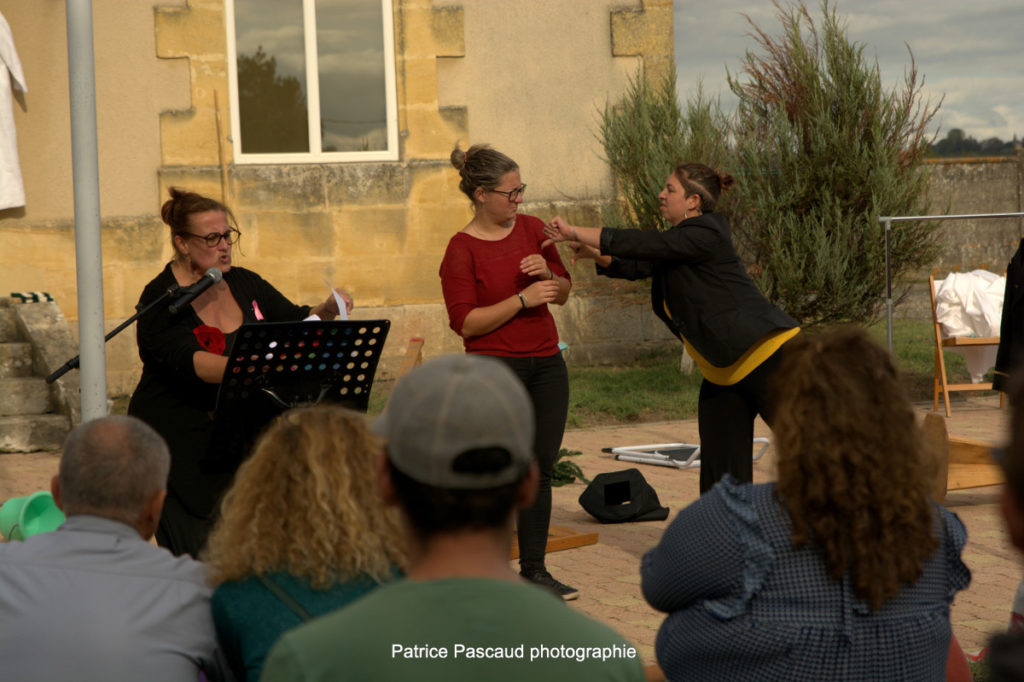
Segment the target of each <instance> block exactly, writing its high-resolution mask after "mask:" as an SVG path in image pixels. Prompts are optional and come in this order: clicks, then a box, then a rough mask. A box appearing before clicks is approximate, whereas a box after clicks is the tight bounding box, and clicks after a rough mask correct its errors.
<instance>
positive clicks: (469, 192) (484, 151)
mask: <svg viewBox="0 0 1024 682" xmlns="http://www.w3.org/2000/svg"><path fill="white" fill-rule="evenodd" d="M451 163H452V165H453V166H455V168H456V170H458V171H459V178H460V180H459V189H460V190H462V193H463V194H465V195H466V196H467V197H469V200H470V201H472V202H473V205H474V206H475V205H476V204H477V202H478V201H479V197H478V196H477V190H478V189H483V190H485V191H486V190H493V189H496V188H497V187H498V185H499V184H500V183H501V181H502V178H504V176H505V175H506V174H507V173H511V172H512V171H517V170H519V165H518V164H517V163H516V162H515V161H513V160H512V159H510V158H509V157H507V156H505V155H504V154H502V153H501V152H499V151H498V150H496V149H492V148H491V147H490V146H489V145H486V144H475V145H473V146H472V147H470V148H469V149H468V150H467V151H462V150H461V149H459V146H458V145H456V146H455V149H454V150H452V154H451Z"/></svg>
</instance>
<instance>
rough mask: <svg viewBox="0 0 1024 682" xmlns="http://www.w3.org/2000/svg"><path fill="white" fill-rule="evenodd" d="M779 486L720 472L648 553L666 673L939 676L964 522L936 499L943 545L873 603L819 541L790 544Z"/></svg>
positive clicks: (960, 582) (963, 577)
mask: <svg viewBox="0 0 1024 682" xmlns="http://www.w3.org/2000/svg"><path fill="white" fill-rule="evenodd" d="M774 494H775V484H761V485H753V484H749V483H748V484H742V485H740V484H737V483H736V482H735V481H733V480H732V479H726V480H724V481H722V482H720V483H719V484H718V485H717V486H715V488H713V489H712V490H711V491H710V492H708V493H707V494H706V495H704V496H703V497H701V498H700V499H699V500H698V501H697V502H694V503H693V504H691V505H690V506H689V507H687V508H686V509H683V510H682V511H681V512H679V515H678V516H676V518H675V520H673V521H672V524H671V525H670V526H669V527H668V529H667V530H666V531H665V534H664V536H663V537H662V539H661V542H660V543H659V544H658V546H657V547H655V548H654V549H652V550H651V551H649V552H648V553H647V554H646V555H645V556H644V558H643V562H642V565H641V574H642V577H643V592H644V597H646V599H647V601H648V602H649V603H650V604H651V605H652V606H654V607H655V608H657V609H659V610H662V611H665V612H667V613H668V614H669V615H668V617H667V618H666V619H665V622H664V623H663V624H662V626H661V630H660V631H659V632H658V638H657V642H656V645H655V648H656V652H657V655H658V663H660V664H661V667H662V668H663V669H664V671H665V674H666V675H667V676H668V678H669V679H670V680H687V681H689V682H699V681H700V680H714V681H715V682H719V681H720V680H743V681H744V682H747V681H751V680H786V681H787V682H795V681H797V680H807V681H808V682H811V681H813V682H822V681H825V680H842V681H843V682H852V681H855V680H928V681H929V682H931V681H934V680H944V679H945V671H946V654H947V651H948V648H949V639H950V632H951V630H950V624H949V605H950V603H952V601H953V596H954V595H955V594H956V592H957V591H958V590H962V589H964V588H965V587H967V585H968V584H969V583H970V580H971V574H970V571H969V570H968V569H967V567H966V566H965V565H964V563H963V562H962V561H961V560H960V553H961V550H962V549H963V546H964V543H965V542H966V541H967V531H966V530H965V529H964V526H963V524H962V523H961V522H960V519H958V518H957V517H956V515H955V514H953V513H951V512H949V511H947V510H946V509H944V508H942V507H941V506H939V505H935V512H936V513H935V532H936V534H937V537H939V538H940V541H941V542H940V546H939V549H938V550H937V551H936V553H935V554H934V555H933V556H932V557H931V558H930V559H929V560H928V561H927V562H926V563H925V568H924V574H923V575H922V576H921V579H920V580H918V581H917V583H916V584H914V585H911V586H909V587H907V588H906V589H904V590H903V592H902V593H900V594H899V595H898V596H896V597H894V598H892V599H891V600H889V601H888V602H886V603H885V604H884V605H883V606H882V608H881V609H879V611H877V612H875V613H872V612H871V610H870V609H869V608H868V606H867V604H865V603H864V602H862V601H860V600H859V599H857V598H856V597H854V596H853V590H852V585H851V583H850V581H849V578H848V577H844V579H843V580H842V581H836V580H833V579H832V578H830V577H829V576H828V574H827V573H826V569H825V562H824V561H823V560H822V558H821V555H820V554H819V552H818V550H816V549H815V548H813V547H810V546H807V545H805V546H804V547H802V548H800V549H794V548H793V546H792V541H791V536H792V530H793V529H792V524H791V523H790V521H789V515H788V514H787V512H786V511H785V510H784V509H783V508H782V507H781V506H779V504H778V503H777V502H776V501H775V498H774Z"/></svg>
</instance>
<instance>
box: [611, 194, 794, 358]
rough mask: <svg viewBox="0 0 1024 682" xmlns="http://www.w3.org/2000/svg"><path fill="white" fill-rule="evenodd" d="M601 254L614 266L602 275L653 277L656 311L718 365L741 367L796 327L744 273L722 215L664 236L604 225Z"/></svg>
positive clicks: (696, 219) (687, 222) (682, 225)
mask: <svg viewBox="0 0 1024 682" xmlns="http://www.w3.org/2000/svg"><path fill="white" fill-rule="evenodd" d="M601 253H602V254H606V255H610V256H612V262H611V263H610V264H609V265H608V267H606V268H602V267H600V266H598V268H597V271H598V274H602V275H606V276H608V277H617V278H622V279H630V280H637V279H646V278H648V277H650V278H652V281H651V305H652V306H653V307H654V314H655V315H657V316H658V317H659V318H661V320H662V321H663V322H664V323H665V324H666V325H667V326H668V328H669V329H670V330H671V331H672V333H673V334H675V335H676V336H678V337H685V338H686V341H687V342H688V343H690V344H692V345H693V347H694V348H695V349H696V350H697V352H698V353H700V354H701V356H703V357H704V358H705V359H706V360H707V361H708V362H710V363H711V364H712V365H714V366H716V367H728V366H729V365H731V364H733V363H734V362H736V361H737V360H738V359H739V358H740V356H742V355H743V354H744V353H745V352H746V351H747V350H748V349H749V348H750V347H751V346H753V345H754V344H755V343H756V342H757V341H758V340H759V339H760V338H761V337H763V336H764V335H765V334H768V333H769V332H772V331H774V330H776V329H791V328H793V327H796V326H798V323H797V322H796V320H794V319H793V318H791V317H790V316H789V315H787V314H786V313H784V312H782V311H781V310H780V309H779V308H777V307H775V306H774V305H772V304H771V303H769V302H768V299H766V298H765V297H764V295H763V294H762V293H761V291H760V290H759V289H758V288H757V286H756V285H755V284H754V282H753V280H751V279H750V276H749V275H747V272H746V269H745V268H744V267H743V263H742V262H741V261H740V258H739V256H738V255H736V249H735V248H733V244H732V238H731V237H730V236H729V224H728V223H727V222H726V220H725V218H724V217H723V216H722V215H721V214H719V213H705V214H703V215H699V216H695V217H693V218H688V219H686V220H684V221H682V222H681V223H679V224H678V225H676V226H675V227H673V228H671V229H669V230H666V231H664V232H646V231H643V230H616V229H609V228H604V229H603V230H601ZM666 307H667V308H668V311H669V313H670V314H668V313H666V311H665V308H666Z"/></svg>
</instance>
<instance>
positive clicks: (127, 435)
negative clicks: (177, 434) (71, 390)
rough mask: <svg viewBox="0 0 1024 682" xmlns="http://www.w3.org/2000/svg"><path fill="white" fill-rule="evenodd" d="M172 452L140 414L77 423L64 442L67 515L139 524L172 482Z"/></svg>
mask: <svg viewBox="0 0 1024 682" xmlns="http://www.w3.org/2000/svg"><path fill="white" fill-rule="evenodd" d="M170 466H171V456H170V453H169V452H168V450H167V444H166V443H165V442H164V439H163V438H161V437H160V435H159V434H158V433H157V432H156V431H154V430H153V429H152V428H150V427H149V426H147V425H146V424H145V423H144V422H142V421H140V420H139V419H136V418H134V417H122V416H114V417H104V418H102V419H94V420H93V421H89V422H86V423H84V424H82V425H81V426H79V427H77V428H75V429H74V430H72V431H71V433H70V434H68V438H67V440H66V441H65V442H64V453H63V455H62V456H61V460H60V472H59V473H58V474H57V482H58V483H59V485H60V498H61V507H62V508H63V510H64V513H65V514H66V515H67V516H72V515H74V514H92V515H95V516H103V517H105V518H110V519H114V520H117V521H122V522H124V523H127V524H129V525H136V524H137V522H138V519H139V517H140V515H142V514H143V512H144V511H145V510H146V505H147V503H149V501H150V500H151V499H152V498H153V496H154V495H156V494H157V493H159V492H161V491H163V490H164V489H166V487H167V473H168V471H169V470H170Z"/></svg>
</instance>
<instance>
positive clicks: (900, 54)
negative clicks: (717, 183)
mask: <svg viewBox="0 0 1024 682" xmlns="http://www.w3.org/2000/svg"><path fill="white" fill-rule="evenodd" d="M674 3H675V4H674V10H675V53H676V68H677V71H678V74H677V75H678V80H677V84H678V92H679V98H680V100H681V101H682V102H685V101H686V100H687V98H688V97H690V96H692V95H693V94H695V92H696V87H697V83H698V80H701V79H702V80H703V85H704V92H705V94H709V95H712V96H719V97H720V98H721V103H722V106H723V108H725V109H727V110H729V111H731V110H732V109H733V108H734V106H735V102H736V98H735V96H734V95H733V94H732V93H731V92H730V91H729V87H728V85H727V84H726V69H727V68H728V70H729V72H730V73H732V74H733V75H734V76H736V75H738V74H739V69H740V63H741V60H742V58H743V55H744V53H745V52H746V51H747V50H748V49H749V50H753V51H754V52H758V49H757V45H756V44H755V43H754V41H753V39H752V38H750V37H749V36H748V35H747V34H748V33H749V32H750V30H751V26H750V24H749V23H748V22H747V20H746V19H745V18H744V17H743V16H742V15H743V14H747V15H748V16H749V17H750V18H751V19H752V20H753V21H754V22H755V23H756V24H757V25H758V26H760V27H761V28H762V29H764V30H765V31H766V32H767V33H768V34H769V35H772V36H779V35H781V25H780V23H779V20H778V18H777V16H776V10H775V8H774V7H773V6H772V3H771V2H770V1H769V0H715V1H714V2H707V1H706V0H705V1H702V2H697V1H696V0H674ZM833 4H834V6H835V7H836V8H837V10H838V12H837V14H838V16H839V17H840V18H844V19H845V25H846V28H847V35H848V37H849V38H850V39H852V40H853V41H855V42H857V43H859V44H863V45H864V53H863V54H864V57H865V59H866V60H868V62H869V63H873V62H874V60H876V59H877V61H878V65H879V69H880V71H881V75H882V83H883V85H884V86H885V87H886V89H887V90H891V89H892V88H893V87H894V86H896V85H902V83H903V78H904V72H905V70H906V69H907V68H909V66H910V54H909V53H908V52H907V45H909V46H910V49H911V50H912V51H913V55H914V61H915V62H916V64H917V71H918V81H919V82H920V79H921V76H922V75H923V76H924V88H923V93H924V95H925V96H926V97H927V98H929V99H931V101H932V103H937V102H939V100H940V99H941V98H943V96H944V97H945V99H943V100H942V106H941V108H940V109H939V112H938V114H936V116H935V118H934V119H933V121H932V125H931V128H930V132H935V131H936V130H938V132H939V139H941V138H943V137H945V136H946V133H947V132H948V131H949V130H950V129H951V128H960V129H962V130H963V131H964V132H965V133H966V134H967V135H970V136H972V137H974V138H975V139H977V140H979V141H981V140H985V139H987V138H990V137H998V138H1000V139H1002V140H1004V141H1006V140H1012V139H1013V137H1014V135H1015V134H1016V135H1017V138H1018V139H1024V0H973V1H972V2H965V1H964V0H839V1H838V2H837V3H833ZM807 7H808V9H809V10H810V13H811V16H812V17H813V18H814V19H815V21H816V22H817V23H818V24H819V26H820V19H821V17H822V13H821V4H820V2H818V0H807Z"/></svg>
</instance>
